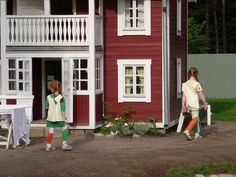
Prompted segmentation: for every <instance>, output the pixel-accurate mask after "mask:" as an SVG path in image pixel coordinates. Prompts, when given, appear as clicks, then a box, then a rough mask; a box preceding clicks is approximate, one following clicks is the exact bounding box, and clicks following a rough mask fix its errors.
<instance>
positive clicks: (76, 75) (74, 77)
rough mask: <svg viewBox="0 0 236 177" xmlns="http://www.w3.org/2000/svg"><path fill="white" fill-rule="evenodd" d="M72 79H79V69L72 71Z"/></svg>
mask: <svg viewBox="0 0 236 177" xmlns="http://www.w3.org/2000/svg"><path fill="white" fill-rule="evenodd" d="M73 79H79V71H78V70H75V71H74V74H73Z"/></svg>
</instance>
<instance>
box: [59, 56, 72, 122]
mask: <svg viewBox="0 0 236 177" xmlns="http://www.w3.org/2000/svg"><path fill="white" fill-rule="evenodd" d="M61 64H62V67H61V68H62V94H63V95H64V97H65V101H66V117H67V120H66V122H68V123H72V122H73V59H72V58H62V62H61Z"/></svg>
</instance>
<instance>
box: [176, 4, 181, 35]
mask: <svg viewBox="0 0 236 177" xmlns="http://www.w3.org/2000/svg"><path fill="white" fill-rule="evenodd" d="M176 7H177V8H176V35H177V36H181V35H182V34H181V33H182V0H176Z"/></svg>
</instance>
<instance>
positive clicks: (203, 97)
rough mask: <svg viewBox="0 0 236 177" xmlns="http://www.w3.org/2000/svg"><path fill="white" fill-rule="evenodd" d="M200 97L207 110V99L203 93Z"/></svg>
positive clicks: (199, 93) (200, 93)
mask: <svg viewBox="0 0 236 177" xmlns="http://www.w3.org/2000/svg"><path fill="white" fill-rule="evenodd" d="M198 96H199V98H200V100H201V101H202V102H203V104H204V109H205V110H207V107H208V103H207V102H206V98H205V96H204V94H203V92H198Z"/></svg>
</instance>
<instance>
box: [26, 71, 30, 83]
mask: <svg viewBox="0 0 236 177" xmlns="http://www.w3.org/2000/svg"><path fill="white" fill-rule="evenodd" d="M29 75H30V73H29V72H25V81H29Z"/></svg>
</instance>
